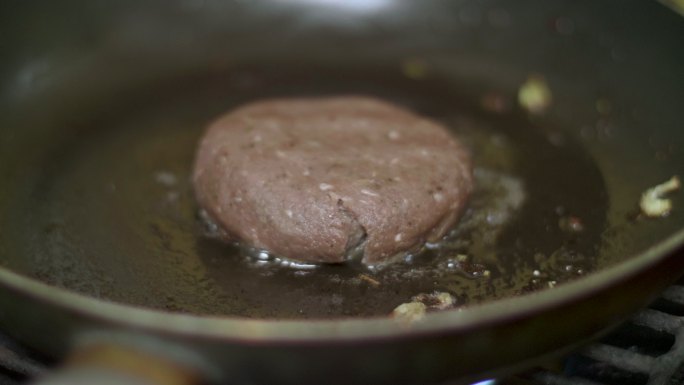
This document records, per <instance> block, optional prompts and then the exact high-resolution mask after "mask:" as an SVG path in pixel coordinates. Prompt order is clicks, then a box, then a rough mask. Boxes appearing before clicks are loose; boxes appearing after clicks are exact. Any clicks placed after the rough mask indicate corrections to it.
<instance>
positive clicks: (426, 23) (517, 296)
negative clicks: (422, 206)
mask: <svg viewBox="0 0 684 385" xmlns="http://www.w3.org/2000/svg"><path fill="white" fill-rule="evenodd" d="M2 7H3V10H2V12H0V14H1V15H2V16H0V17H2V23H0V25H2V27H0V28H2V34H0V42H1V43H2V46H3V53H4V55H3V60H2V63H0V78H1V79H2V83H1V84H2V88H1V93H0V111H1V113H0V126H1V127H2V130H1V131H0V178H1V180H2V183H1V184H0V226H1V228H2V231H0V262H1V264H2V266H3V267H2V268H0V287H1V290H0V303H1V309H2V311H1V312H0V327H2V329H3V330H5V331H7V332H8V333H10V334H11V335H12V336H14V337H16V338H17V339H19V340H20V341H22V342H24V343H26V344H28V345H29V346H32V347H34V348H36V349H38V350H40V351H41V352H44V353H45V354H48V355H50V356H52V357H55V358H63V357H67V356H68V357H70V358H68V359H67V360H66V361H67V362H68V364H67V367H66V369H64V371H63V372H62V373H61V374H58V375H57V379H52V380H46V381H45V383H60V382H59V381H62V382H61V383H65V382H68V383H77V382H79V381H80V382H90V383H92V382H93V381H103V380H102V376H104V375H107V376H109V378H110V379H112V381H114V380H116V379H118V380H119V381H120V382H123V383H134V381H137V382H139V383H186V384H187V383H195V382H200V381H204V382H212V383H213V382H225V381H228V382H231V383H283V384H294V383H297V384H302V383H340V384H341V383H350V382H352V383H369V384H370V383H374V384H389V383H393V384H398V383H436V382H442V381H446V380H454V381H460V382H465V381H472V380H476V379H480V378H484V377H485V376H491V375H497V374H503V373H508V372H511V371H514V370H519V369H521V368H524V367H527V366H529V365H532V364H534V363H535V362H536V361H535V360H537V359H539V357H542V356H545V355H548V354H550V353H557V354H560V353H563V352H565V351H567V350H568V349H572V348H575V347H576V346H578V345H579V344H581V343H583V342H585V341H587V340H589V339H591V338H595V337H596V336H597V335H600V334H601V333H604V332H605V331H606V330H608V329H609V328H610V326H613V325H615V324H616V323H618V322H620V321H621V320H623V319H624V318H625V317H626V316H627V315H628V314H629V313H630V312H633V311H634V310H636V309H638V308H640V307H643V306H644V305H646V304H647V303H648V302H649V301H650V300H652V299H653V298H654V296H655V295H657V293H659V292H660V291H662V290H663V288H665V287H666V286H667V285H668V284H670V283H671V282H673V281H674V280H675V279H677V278H678V277H679V276H681V274H682V272H683V271H684V258H682V257H681V255H679V256H678V254H677V253H678V250H679V249H680V248H681V245H682V243H683V242H684V215H683V214H682V207H684V199H683V198H682V194H681V193H679V194H677V193H674V194H672V196H671V199H672V201H673V204H674V210H673V211H672V212H671V213H670V215H668V216H665V217H662V218H646V217H644V216H643V215H640V214H639V210H638V205H637V203H638V201H639V197H640V196H641V193H642V192H643V191H644V190H646V189H647V188H649V187H651V186H653V185H656V184H659V183H661V182H663V181H665V180H667V179H669V178H670V177H672V176H673V175H680V176H681V175H682V174H683V171H684V168H683V167H682V166H683V165H684V152H683V151H682V148H684V131H682V130H681V111H680V110H681V108H680V107H681V106H680V104H681V100H684V73H683V72H682V70H681V69H682V68H684V51H682V50H681V42H682V39H683V38H684V22H682V20H681V18H680V17H679V16H678V15H677V14H675V13H674V12H672V11H670V10H668V9H666V8H665V7H663V6H662V5H660V4H658V3H655V2H642V1H605V2H600V3H598V2H562V1H518V2H516V3H515V6H513V5H512V4H509V3H508V2H504V1H493V0H489V1H448V2H447V1H421V2H411V1H392V0H367V1H344V2H343V1H333V0H330V1H322V0H321V1H318V0H297V1H295V0H292V1H287V2H284V1H255V2H238V1H235V2H212V1H206V2H205V1H194V0H185V1H173V2H166V3H165V4H164V5H163V6H157V4H153V3H152V2H142V3H141V2H116V3H104V2H60V3H59V4H57V3H54V2H47V1H46V2H30V3H28V2H5V3H4V4H3V5H2ZM531 77H532V78H535V79H543V80H542V81H543V82H544V83H545V84H547V85H548V88H549V89H550V90H551V94H552V100H551V104H550V106H549V107H548V108H547V109H546V110H545V111H544V112H543V113H540V114H534V113H531V112H529V111H526V110H524V109H521V108H519V107H518V106H517V102H516V94H517V91H518V89H519V87H520V86H521V85H522V84H525V82H526V81H527V80H528V79H530V78H531ZM331 94H365V95H373V96H377V97H381V98H385V99H389V100H392V101H394V102H396V103H398V104H401V105H404V106H405V107H407V108H410V109H413V110H415V111H417V112H418V113H421V114H424V115H427V116H430V117H431V118H434V119H437V120H440V121H442V122H443V123H444V124H446V125H447V126H449V127H450V128H452V129H453V130H454V132H455V134H456V135H459V136H461V137H462V138H463V140H464V142H466V144H468V146H469V147H470V149H471V151H472V152H473V157H474V159H475V163H476V165H477V166H476V173H478V175H480V180H479V181H480V182H482V183H480V184H478V186H479V187H478V188H479V190H478V191H479V192H476V194H475V195H474V197H473V200H472V202H471V209H470V211H469V212H467V213H466V218H464V222H463V223H462V224H461V225H459V226H460V227H457V229H456V230H455V233H454V234H452V237H451V238H450V239H449V240H448V242H447V243H446V245H447V246H443V247H442V246H440V247H438V248H437V249H433V250H428V251H427V252H425V253H423V254H420V255H417V256H415V258H414V259H413V260H407V261H404V262H401V263H399V264H397V265H393V266H390V267H387V268H385V269H376V270H369V269H366V268H363V267H360V266H327V267H322V268H317V269H312V270H303V269H296V268H292V267H291V266H290V267H288V266H280V265H278V264H277V263H276V262H278V261H276V260H273V259H271V260H270V261H266V265H267V266H265V267H264V266H261V267H260V266H258V265H259V263H257V262H258V261H259V260H258V259H254V258H250V257H249V256H245V255H244V253H242V252H241V251H240V250H239V249H237V248H236V247H233V246H231V245H225V244H221V243H217V242H216V241H214V240H212V239H211V238H210V237H208V235H207V228H206V227H207V224H206V223H204V222H202V220H201V218H200V217H199V216H198V215H197V210H198V208H197V207H196V205H195V203H194V200H193V197H192V187H191V186H190V184H189V182H188V175H189V173H190V167H191V164H192V160H193V156H194V145H195V143H196V141H197V139H198V138H199V136H200V135H201V132H202V130H203V128H204V127H205V126H206V124H208V123H209V122H210V121H211V119H213V118H215V117H216V116H217V115H219V114H221V113H223V112H225V111H226V110H228V109H230V108H232V107H234V106H236V105H239V104H242V103H245V102H248V101H250V100H256V99H259V98H265V97H274V96H279V97H283V96H285V97H286V96H292V95H297V96H301V95H309V96H311V95H331ZM487 176H489V179H487ZM511 178H513V179H512V180H515V181H517V182H515V183H513V184H512V185H514V186H518V187H519V189H518V190H520V191H521V192H522V193H524V200H523V201H522V203H521V204H520V205H518V206H516V205H512V206H511V205H509V206H510V207H508V206H506V208H505V210H503V211H502V210H499V211H496V210H494V211H492V210H493V208H497V207H498V208H501V207H500V206H497V202H500V200H498V199H490V200H487V199H484V198H481V196H494V198H496V197H497V195H496V194H495V190H496V188H488V187H486V186H488V184H487V181H490V182H491V181H492V180H493V181H495V182H497V181H498V182H501V181H504V180H508V181H510V180H511ZM504 184H505V183H504ZM494 185H496V183H494ZM508 185H511V184H510V183H509V184H508ZM504 190H506V189H504ZM509 190H510V189H509ZM516 191H517V190H516ZM520 191H519V192H520ZM503 194H504V195H502V196H503V197H508V198H510V195H511V194H512V193H511V191H508V190H506V191H504V193H503ZM498 197H500V196H498ZM492 205H493V206H492ZM513 206H516V207H513ZM506 210H508V211H506ZM482 212H484V213H487V214H488V215H485V216H484V217H482V215H481V213H482ZM489 214H491V215H489ZM494 214H496V215H494ZM497 215H498V216H497ZM502 216H503V217H505V218H506V221H504V220H502ZM478 218H479V219H478ZM482 218H484V222H482ZM478 220H479V221H480V222H478ZM568 220H572V221H574V222H573V223H574V224H575V225H578V224H579V226H574V227H573V226H571V228H568V226H567V223H568ZM578 221H579V222H578ZM473 223H475V224H476V225H477V226H473V225H472V224H473ZM492 223H495V224H497V223H498V227H496V226H493V227H487V226H490V225H492ZM564 223H565V224H566V226H563V224H564ZM468 224H470V225H468ZM468 226H470V227H468ZM483 226H484V227H483ZM464 240H465V241H464ZM461 252H469V253H470V252H472V253H471V255H468V258H470V260H468V262H467V264H463V263H461V264H460V265H458V264H457V265H458V266H456V268H455V269H452V268H453V266H451V265H449V262H451V263H452V265H453V263H454V260H453V259H450V258H452V257H453V256H454V254H455V253H461ZM680 254H681V252H680ZM456 262H463V261H462V260H459V259H457V260H456ZM485 270H486V271H487V273H486V274H485V273H484V272H485ZM435 290H440V291H448V292H450V293H451V294H452V295H454V297H455V298H456V301H457V308H456V309H453V310H447V311H441V312H433V313H428V314H427V315H426V316H425V317H424V318H423V319H421V320H419V321H416V322H408V321H405V320H401V319H395V318H392V317H389V316H388V314H389V312H390V311H391V310H392V309H393V308H394V307H395V306H397V305H398V304H400V303H402V302H408V301H410V300H411V297H412V296H413V295H416V294H418V293H429V292H432V291H435ZM60 376H61V377H60ZM50 381H52V382H50Z"/></svg>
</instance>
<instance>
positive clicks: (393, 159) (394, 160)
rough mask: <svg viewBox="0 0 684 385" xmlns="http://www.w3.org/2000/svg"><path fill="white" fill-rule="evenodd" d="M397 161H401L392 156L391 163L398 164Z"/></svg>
mask: <svg viewBox="0 0 684 385" xmlns="http://www.w3.org/2000/svg"><path fill="white" fill-rule="evenodd" d="M397 163H399V158H392V160H390V164H392V165H394V164H397Z"/></svg>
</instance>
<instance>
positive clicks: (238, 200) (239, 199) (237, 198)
mask: <svg viewBox="0 0 684 385" xmlns="http://www.w3.org/2000/svg"><path fill="white" fill-rule="evenodd" d="M233 200H234V201H235V202H237V203H240V202H242V197H235V198H233Z"/></svg>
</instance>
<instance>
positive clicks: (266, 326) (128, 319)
mask: <svg viewBox="0 0 684 385" xmlns="http://www.w3.org/2000/svg"><path fill="white" fill-rule="evenodd" d="M683 245H684V228H683V229H680V230H678V231H676V232H674V233H673V234H671V235H670V236H668V237H667V238H665V239H664V240H662V241H660V242H659V243H656V244H654V245H652V246H651V247H649V248H647V249H646V250H643V251H642V252H640V253H638V254H636V255H634V256H632V257H629V258H628V259H627V260H625V261H622V262H620V263H617V264H615V265H613V266H609V267H607V268H604V269H601V270H599V271H596V272H592V273H591V274H588V275H586V276H584V277H582V278H579V279H577V280H575V281H572V282H568V283H565V284H562V285H559V286H557V287H555V288H553V289H545V290H541V291H538V292H533V293H529V294H525V295H520V296H515V297H509V298H504V299H499V300H496V301H491V302H487V303H483V304H478V305H475V306H472V307H468V308H465V309H456V310H450V311H442V312H435V313H428V314H426V316H425V317H424V318H423V319H422V320H421V321H419V322H414V323H411V324H407V323H405V322H400V321H397V320H395V319H392V318H390V317H366V318H333V319H307V320H294V319H283V320H278V319H251V318H245V317H234V316H212V315H206V316H203V315H193V314H183V313H173V312H168V311H164V310H157V309H152V308H145V307H140V306H134V305H128V304H123V303H116V302H112V301H108V300H104V299H97V298H94V297H90V296H87V295H85V294H80V293H77V292H74V291H71V290H68V289H65V288H60V287H56V286H51V285H48V284H46V283H43V282H41V281H39V280H38V279H35V278H31V277H27V276H24V275H21V274H19V273H16V272H13V271H11V270H10V269H8V268H6V267H0V286H2V287H4V289H5V290H8V289H9V290H12V291H15V292H18V293H19V294H20V295H21V296H25V297H32V299H33V300H36V301H38V302H43V303H45V304H49V305H52V306H55V307H58V308H60V309H61V310H63V311H67V312H70V313H73V314H76V315H80V316H85V317H88V318H90V319H94V320H100V321H105V322H107V323H108V324H111V325H117V326H120V327H130V328H136V329H138V330H150V331H154V332H163V333H169V334H175V335H185V336H190V337H204V338H212V339H217V338H218V339H221V340H230V341H236V342H240V341H243V342H248V343H251V344H254V343H274V342H276V343H277V342H307V341H308V342H322V341H353V340H359V339H363V340H369V339H380V338H382V339H386V338H400V337H410V336H418V335H424V334H434V333H437V332H439V333H443V332H447V331H448V332H455V331H461V332H463V331H468V330H472V329H475V328H479V327H483V326H485V325H492V324H496V323H500V322H504V321H507V320H511V319H517V318H522V317H524V316H528V315H529V314H531V313H539V312H543V311H544V310H548V309H552V308H557V307H561V306H563V305H565V304H568V303H570V302H572V301H575V300H579V299H581V298H583V297H586V296H590V295H592V294H593V293H596V292H599V291H601V290H604V289H605V288H607V287H610V286H612V285H614V284H617V283H618V282H620V281H622V280H625V279H628V278H629V277H631V276H633V275H636V274H637V273H639V272H641V271H643V270H645V269H647V268H648V267H650V266H652V265H655V264H657V263H658V262H661V261H662V260H664V259H667V258H677V256H676V255H673V254H675V253H676V251H677V250H678V249H680V248H682V246H683Z"/></svg>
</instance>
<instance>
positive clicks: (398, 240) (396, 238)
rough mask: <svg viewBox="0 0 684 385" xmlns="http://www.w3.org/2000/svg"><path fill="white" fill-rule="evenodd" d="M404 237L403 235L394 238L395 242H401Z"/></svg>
mask: <svg viewBox="0 0 684 385" xmlns="http://www.w3.org/2000/svg"><path fill="white" fill-rule="evenodd" d="M402 236H403V235H402V234H401V233H399V234H397V235H395V236H394V241H395V242H401V238H402Z"/></svg>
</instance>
